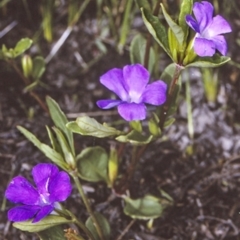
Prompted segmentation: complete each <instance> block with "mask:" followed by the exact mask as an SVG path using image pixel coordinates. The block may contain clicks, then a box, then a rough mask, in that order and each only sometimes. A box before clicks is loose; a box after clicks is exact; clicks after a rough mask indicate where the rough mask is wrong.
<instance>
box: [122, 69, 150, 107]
mask: <svg viewBox="0 0 240 240" xmlns="http://www.w3.org/2000/svg"><path fill="white" fill-rule="evenodd" d="M123 77H124V81H125V85H126V89H127V91H128V94H129V97H130V100H131V102H135V103H140V102H141V95H142V93H143V91H144V89H145V87H146V85H147V83H148V81H149V77H150V75H149V72H148V71H147V69H146V68H144V67H143V66H142V65H141V64H134V65H127V66H125V67H124V68H123Z"/></svg>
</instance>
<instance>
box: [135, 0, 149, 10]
mask: <svg viewBox="0 0 240 240" xmlns="http://www.w3.org/2000/svg"><path fill="white" fill-rule="evenodd" d="M137 4H138V7H139V8H144V9H147V10H148V11H151V6H150V4H149V1H148V0H137Z"/></svg>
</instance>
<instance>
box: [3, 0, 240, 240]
mask: <svg viewBox="0 0 240 240" xmlns="http://www.w3.org/2000/svg"><path fill="white" fill-rule="evenodd" d="M232 1H233V2H234V0H232ZM27 2H28V4H29V8H30V9H31V16H32V21H29V20H28V19H27V18H26V12H25V9H24V7H23V5H22V2H21V1H17V0H12V1H11V2H10V3H9V4H8V5H7V9H6V12H5V14H4V11H3V9H0V12H2V14H1V16H0V20H1V21H0V31H1V30H3V29H4V28H5V27H6V26H8V25H9V24H11V23H12V22H13V21H17V25H16V26H15V27H14V28H13V29H12V30H11V31H9V32H8V33H7V34H6V35H4V36H3V37H2V38H0V45H2V44H3V43H4V44H6V45H7V46H8V47H12V46H14V45H15V43H16V42H17V41H18V40H20V39H21V38H22V37H30V38H33V36H34V34H35V33H36V32H37V31H38V30H39V29H40V24H41V22H40V21H41V14H40V12H39V8H40V6H39V4H40V3H31V1H27ZM63 2H65V1H63ZM169 2H170V1H169ZM172 2H174V1H171V4H173V3H172ZM224 2H225V1H224ZM235 2H237V1H235ZM65 4H66V3H65ZM224 6H225V5H224V4H223V3H222V4H220V13H221V14H222V15H224V17H226V18H227V19H229V21H230V24H231V26H232V28H233V32H232V33H231V34H229V35H228V36H227V39H228V43H229V56H230V57H231V58H232V60H233V61H234V62H236V63H238V62H240V54H239V53H240V49H239V42H237V41H236V39H239V38H240V31H239V30H240V20H239V18H240V15H239V12H240V7H239V6H237V3H236V8H233V7H232V8H231V9H230V11H227V10H226V9H225V8H224ZM237 7H238V8H237ZM95 16H96V14H95V5H94V4H90V5H89V7H88V8H87V10H86V11H85V12H84V15H83V16H82V18H81V20H80V22H79V23H78V24H77V25H76V26H75V27H74V29H73V31H72V33H71V34H70V36H69V37H68V39H67V40H66V42H65V43H64V45H63V46H62V48H61V49H60V50H59V52H58V53H57V54H56V55H55V56H54V57H53V58H52V60H51V61H50V62H49V63H48V65H47V71H46V73H45V74H44V76H43V78H42V81H43V82H44V83H45V85H46V87H40V86H39V87H37V88H36V90H35V92H36V93H37V94H38V96H39V97H40V98H41V99H42V100H43V101H44V98H45V96H47V95H50V96H51V97H52V98H54V99H55V100H56V101H57V102H58V103H59V105H60V106H61V108H62V110H63V111H64V112H65V113H66V114H67V115H68V116H69V119H75V118H76V117H77V116H78V115H79V114H80V113H83V112H86V113H88V114H89V115H90V116H91V115H92V114H95V115H96V116H97V117H96V118H97V119H98V120H99V121H106V122H110V121H112V120H116V119H118V118H117V115H116V113H115V111H112V112H111V114H106V115H104V114H105V112H103V111H101V110H100V109H98V108H97V106H96V104H95V102H96V100H98V99H101V98H102V97H107V96H108V97H109V96H110V93H109V92H108V91H106V90H105V89H104V88H103V87H102V86H101V85H100V83H99V76H100V75H101V74H103V73H104V72H106V71H107V70H109V69H111V68H113V67H123V66H124V65H125V64H129V63H130V60H129V58H128V49H127V48H126V50H125V51H124V54H123V55H119V54H118V52H117V51H116V50H115V47H114V45H113V44H112V39H111V37H109V42H108V43H106V47H107V49H108V52H107V53H106V54H105V55H103V56H101V57H100V58H99V60H98V61H97V62H96V63H95V64H94V65H93V66H91V67H90V68H89V69H86V68H84V64H82V63H81V62H79V61H78V60H77V57H76V56H78V55H79V54H80V55H81V56H82V58H83V59H84V61H85V62H89V61H91V60H92V59H96V58H98V57H99V56H100V55H101V53H100V51H99V50H98V49H97V48H96V45H95V44H94V41H95V39H96V37H97V36H98V34H99V33H98V31H96V23H95ZM137 20H138V21H139V18H138V17H137ZM66 26H67V16H66V5H64V4H63V5H61V4H60V6H58V7H57V8H56V12H55V18H54V41H57V40H58V39H59V37H61V35H62V33H63V31H64V30H65V29H66ZM133 28H134V26H133ZM135 28H137V29H144V26H143V23H141V24H140V26H139V25H138V26H137V27H135ZM144 31H145V30H144ZM52 47H53V44H49V43H47V42H46V41H45V40H44V39H43V38H42V37H40V38H39V39H38V40H37V44H35V45H34V47H32V48H31V50H30V51H29V53H30V54H31V55H39V54H40V53H41V54H42V55H43V56H44V57H46V56H47V55H48V54H49V52H50V50H51V48H52ZM162 58H163V61H164V62H168V61H169V60H168V58H167V56H165V55H163V57H162ZM160 64H161V67H160V68H161V69H163V66H162V65H163V63H160ZM0 73H1V80H0V160H1V169H0V180H1V186H0V193H1V196H2V200H1V203H2V206H1V210H2V211H1V212H0V239H8V240H11V239H22V240H26V239H32V240H33V239H37V236H35V235H34V234H28V233H25V232H20V231H18V230H17V229H15V228H14V227H12V225H11V223H10V222H9V221H8V220H7V210H8V209H9V208H10V207H11V206H12V205H11V203H10V202H6V200H5V199H4V192H5V189H6V187H7V185H8V183H9V181H10V180H11V179H12V177H13V176H15V175H19V174H21V175H23V176H25V177H27V178H28V179H31V176H30V174H31V169H32V166H34V165H36V164H37V163H39V162H48V159H46V158H45V157H44V156H43V154H42V153H40V152H39V151H38V150H37V149H36V148H35V147H34V146H33V145H32V144H31V143H29V142H28V141H27V140H26V139H25V138H24V137H23V136H22V135H21V134H20V133H19V131H18V130H17V129H16V126H17V125H21V126H24V127H25V128H27V129H28V130H30V131H32V132H33V133H35V134H36V136H37V137H38V138H39V139H41V140H42V141H43V142H47V141H48V140H47V133H46V130H45V125H49V126H51V125H52V122H51V121H50V118H49V116H48V114H47V113H46V112H44V110H43V109H42V108H41V106H40V105H39V104H38V103H37V102H36V100H34V99H33V98H32V97H31V96H30V95H29V94H27V93H24V92H23V89H24V84H23V83H22V81H21V79H20V78H19V76H18V75H17V74H16V73H15V72H14V70H13V69H11V67H9V66H8V65H7V64H6V63H5V62H3V61H1V62H0ZM239 76H240V75H239V69H238V67H236V66H233V65H232V64H227V65H225V66H223V67H221V68H220V70H219V93H218V98H217V102H216V104H208V103H207V101H206V98H205V94H204V91H203V86H202V79H201V75H200V72H199V70H198V69H191V70H190V77H191V92H192V104H193V117H194V129H195V137H194V139H193V140H191V139H190V138H189V136H188V129H187V113H186V101H185V97H184V93H185V91H184V81H185V79H184V76H183V89H182V95H181V98H180V104H179V109H178V112H177V114H176V116H175V117H176V122H175V123H174V124H173V125H172V126H171V127H170V128H168V129H167V130H166V131H165V133H164V140H162V139H160V140H159V141H157V142H155V143H153V144H152V145H151V146H149V148H148V149H147V150H146V151H145V153H144V154H143V155H142V157H141V159H140V164H139V166H138V168H137V170H136V172H135V174H134V177H133V180H132V182H131V184H130V186H129V191H130V193H131V196H132V197H136V198H137V197H141V196H143V195H144V194H146V193H151V194H155V195H157V194H159V189H160V188H161V189H163V190H164V191H166V192H167V193H168V194H169V195H170V196H171V197H172V198H173V199H174V205H173V206H172V207H170V208H168V209H167V211H166V212H165V214H164V215H163V216H162V217H161V218H159V219H157V220H155V221H154V224H153V228H152V229H148V228H147V225H146V222H145V221H136V222H135V223H133V225H132V226H131V228H130V229H129V230H128V231H127V233H126V234H125V236H124V237H123V239H126V240H130V239H135V240H170V239H171V240H187V239H191V240H211V239H217V240H218V239H221V240H223V239H224V240H235V239H236V240H237V239H240V215H239V212H240V79H239ZM96 145H101V146H103V147H105V148H106V149H108V148H109V142H108V141H107V140H106V141H105V142H103V141H102V140H101V141H100V140H99V139H93V138H90V137H87V138H83V137H81V136H76V149H77V151H78V152H80V151H81V150H82V149H83V148H85V147H86V146H96ZM189 146H193V148H194V153H193V154H190V155H189V154H188V152H187V150H186V149H188V147H189ZM127 153H128V149H127V151H126V153H125V155H123V166H122V169H121V170H122V171H123V172H124V171H125V169H126V166H127V165H128V160H129V156H128V154H127ZM84 186H85V188H86V191H87V192H88V195H89V197H90V199H91V201H92V203H93V206H94V208H95V209H96V210H97V211H100V212H101V213H103V214H104V216H106V217H107V218H108V219H109V222H110V224H111V229H112V238H111V239H116V238H117V236H119V234H120V233H121V232H122V231H123V230H124V229H125V228H126V227H127V225H128V224H129V223H130V222H131V221H132V219H131V218H129V217H127V216H125V215H124V214H123V210H122V205H123V203H122V200H121V199H118V198H115V199H114V200H112V201H109V202H108V199H109V197H110V196H111V190H110V189H108V188H107V187H106V186H105V185H104V184H90V183H87V182H85V183H84ZM66 205H67V207H68V208H69V209H71V210H72V211H73V212H74V213H76V214H77V215H78V216H79V217H81V218H83V219H85V218H86V216H87V213H86V212H85V210H84V207H83V206H82V202H81V200H80V198H79V196H78V195H77V191H76V190H74V194H73V196H72V197H71V198H70V199H68V201H67V202H66ZM79 205H80V207H79Z"/></svg>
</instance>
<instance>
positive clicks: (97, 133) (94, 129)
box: [67, 116, 121, 138]
mask: <svg viewBox="0 0 240 240" xmlns="http://www.w3.org/2000/svg"><path fill="white" fill-rule="evenodd" d="M67 128H68V129H70V130H71V131H73V132H75V133H79V134H81V135H85V136H92V137H98V138H104V137H110V136H114V135H120V134H121V132H120V131H118V130H117V129H115V128H113V127H109V126H107V125H106V124H100V123H99V122H97V121H96V120H95V119H94V118H90V117H88V116H83V117H78V118H77V120H76V122H69V123H68V124H67Z"/></svg>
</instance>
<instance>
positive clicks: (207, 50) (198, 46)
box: [193, 37, 216, 57]
mask: <svg viewBox="0 0 240 240" xmlns="http://www.w3.org/2000/svg"><path fill="white" fill-rule="evenodd" d="M193 47H194V51H195V53H196V54H197V55H198V56H200V57H208V56H209V57H212V56H213V55H214V53H215V52H216V50H215V44H214V42H213V41H212V40H208V39H205V38H198V37H196V38H195V41H194V46H193Z"/></svg>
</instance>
